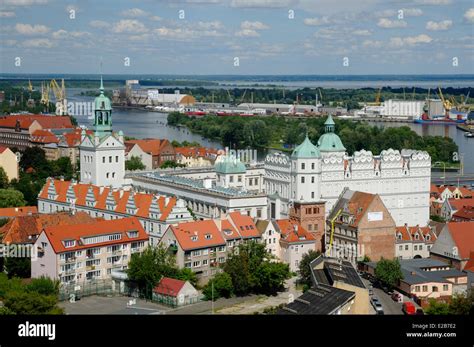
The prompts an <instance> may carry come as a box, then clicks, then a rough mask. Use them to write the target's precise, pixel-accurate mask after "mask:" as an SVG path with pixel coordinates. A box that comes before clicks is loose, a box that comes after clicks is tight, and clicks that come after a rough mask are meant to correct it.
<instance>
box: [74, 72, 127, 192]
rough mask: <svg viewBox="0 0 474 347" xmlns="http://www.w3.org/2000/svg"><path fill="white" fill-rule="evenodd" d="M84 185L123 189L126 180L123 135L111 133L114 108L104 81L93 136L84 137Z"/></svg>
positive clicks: (81, 149) (82, 164) (97, 101)
mask: <svg viewBox="0 0 474 347" xmlns="http://www.w3.org/2000/svg"><path fill="white" fill-rule="evenodd" d="M79 149H80V161H81V182H82V183H90V184H94V185H98V186H112V187H113V188H120V187H122V185H123V184H124V176H125V146H124V140H123V133H122V132H121V131H120V132H119V133H118V134H114V133H113V132H112V107H111V103H110V100H109V98H107V97H106V96H105V95H104V86H103V82H102V79H101V82H100V95H99V96H98V97H97V98H96V99H95V108H94V134H93V135H88V134H87V133H86V131H85V130H83V131H82V134H81V144H80V146H79Z"/></svg>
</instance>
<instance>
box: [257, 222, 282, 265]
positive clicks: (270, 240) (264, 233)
mask: <svg viewBox="0 0 474 347" xmlns="http://www.w3.org/2000/svg"><path fill="white" fill-rule="evenodd" d="M256 226H257V229H258V231H259V232H260V240H261V242H263V243H264V244H265V249H266V250H267V251H268V253H270V254H272V255H274V256H275V257H277V259H279V260H280V257H281V245H280V239H281V237H282V235H281V231H280V227H279V226H278V224H277V223H276V222H275V221H274V220H258V221H257V223H256Z"/></svg>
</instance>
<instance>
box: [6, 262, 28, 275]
mask: <svg viewBox="0 0 474 347" xmlns="http://www.w3.org/2000/svg"><path fill="white" fill-rule="evenodd" d="M4 267H5V271H6V273H7V274H8V277H9V278H12V277H20V278H29V277H31V259H30V258H24V257H23V258H20V257H18V258H14V257H6V258H5V264H4Z"/></svg>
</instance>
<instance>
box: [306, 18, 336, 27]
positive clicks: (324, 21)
mask: <svg viewBox="0 0 474 347" xmlns="http://www.w3.org/2000/svg"><path fill="white" fill-rule="evenodd" d="M331 23H332V21H331V20H330V19H329V17H327V16H324V17H320V18H316V17H315V18H305V20H304V24H306V25H310V26H320V25H328V24H331Z"/></svg>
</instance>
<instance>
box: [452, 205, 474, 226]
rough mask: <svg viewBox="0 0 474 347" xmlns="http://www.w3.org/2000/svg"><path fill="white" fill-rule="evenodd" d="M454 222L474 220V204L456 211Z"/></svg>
mask: <svg viewBox="0 0 474 347" xmlns="http://www.w3.org/2000/svg"><path fill="white" fill-rule="evenodd" d="M451 221H452V222H472V221H474V206H463V207H461V209H459V210H457V211H456V212H454V214H453V217H452V218H451Z"/></svg>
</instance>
